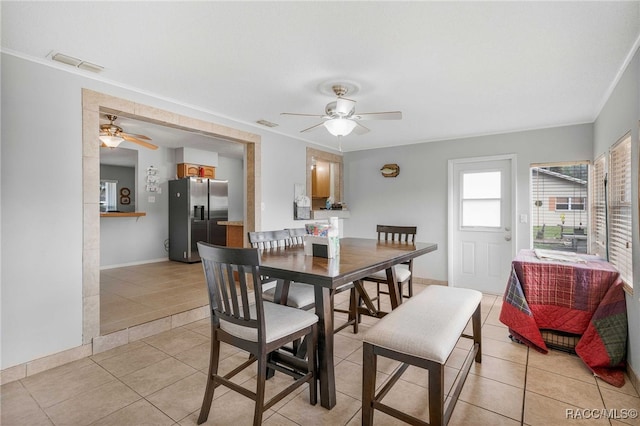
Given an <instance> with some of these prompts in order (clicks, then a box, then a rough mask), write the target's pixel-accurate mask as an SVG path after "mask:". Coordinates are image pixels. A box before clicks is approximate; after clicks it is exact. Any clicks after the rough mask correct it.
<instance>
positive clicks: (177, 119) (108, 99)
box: [82, 89, 261, 344]
mask: <svg viewBox="0 0 640 426" xmlns="http://www.w3.org/2000/svg"><path fill="white" fill-rule="evenodd" d="M104 112H109V113H112V114H114V115H119V116H129V117H131V118H135V119H137V120H141V121H147V122H150V123H154V124H158V125H162V126H166V127H172V128H176V129H182V130H186V131H192V132H199V133H204V134H207V135H209V136H211V137H214V138H220V139H224V140H229V141H231V142H236V143H242V144H244V147H245V158H244V164H245V176H244V193H245V202H244V205H245V207H244V210H245V211H244V218H245V229H246V230H247V231H252V230H255V229H256V224H259V222H260V211H259V209H256V208H255V206H256V205H259V203H260V202H261V199H260V191H259V187H258V185H257V183H256V182H260V176H259V172H260V167H259V164H260V153H261V150H260V136H259V135H256V134H252V133H249V132H244V131H241V130H238V129H234V128H230V127H226V126H222V125H218V124H215V123H211V122H207V121H203V120H199V119H195V118H191V117H187V116H183V115H180V114H176V113H172V112H169V111H165V110H161V109H158V108H155V107H150V106H147V105H142V104H138V103H135V102H132V101H127V100H124V99H121V98H117V97H114V96H110V95H106V94H103V93H98V92H94V91H91V90H88V89H83V91H82V129H83V130H82V141H83V143H82V156H83V194H84V197H83V250H82V256H83V259H82V264H83V266H82V275H83V295H82V298H83V330H82V340H83V344H89V343H91V342H92V340H93V339H94V338H95V337H98V336H101V333H100V164H99V163H100V149H99V147H100V142H99V139H98V135H99V133H98V129H99V126H100V113H104ZM118 340H119V341H121V343H120V344H124V343H127V341H123V339H121V338H119V339H118ZM124 340H126V339H124Z"/></svg>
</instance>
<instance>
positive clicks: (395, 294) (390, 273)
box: [387, 268, 402, 309]
mask: <svg viewBox="0 0 640 426" xmlns="http://www.w3.org/2000/svg"><path fill="white" fill-rule="evenodd" d="M387 284H388V285H389V298H390V299H391V309H395V308H397V307H398V306H400V304H401V303H402V298H401V297H400V291H399V285H398V281H396V270H395V268H387Z"/></svg>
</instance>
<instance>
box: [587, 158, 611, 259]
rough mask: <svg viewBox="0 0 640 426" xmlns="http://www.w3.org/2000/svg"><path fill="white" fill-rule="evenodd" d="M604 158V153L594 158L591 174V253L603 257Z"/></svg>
mask: <svg viewBox="0 0 640 426" xmlns="http://www.w3.org/2000/svg"><path fill="white" fill-rule="evenodd" d="M606 159H607V157H606V156H605V155H604V154H602V155H601V156H599V157H598V158H596V160H595V161H594V162H593V171H592V174H591V253H593V254H597V255H598V256H600V257H603V258H606V257H607V218H606V210H607V199H606V197H605V188H606V186H605V176H606V170H607V164H606Z"/></svg>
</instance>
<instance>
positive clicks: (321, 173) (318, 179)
mask: <svg viewBox="0 0 640 426" xmlns="http://www.w3.org/2000/svg"><path fill="white" fill-rule="evenodd" d="M330 171H331V167H330V165H329V163H327V162H324V161H318V162H316V165H315V167H314V168H313V170H312V171H311V190H312V196H313V198H327V197H329V196H331V173H330Z"/></svg>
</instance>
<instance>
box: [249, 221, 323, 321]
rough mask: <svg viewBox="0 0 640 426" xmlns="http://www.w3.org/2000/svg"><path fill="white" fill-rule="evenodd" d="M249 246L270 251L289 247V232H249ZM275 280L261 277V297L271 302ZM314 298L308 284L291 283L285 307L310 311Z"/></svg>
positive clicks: (313, 304) (274, 290) (284, 230)
mask: <svg viewBox="0 0 640 426" xmlns="http://www.w3.org/2000/svg"><path fill="white" fill-rule="evenodd" d="M249 244H251V247H253V248H258V249H261V250H272V249H279V248H285V247H289V246H290V245H291V244H292V243H291V237H290V235H289V231H288V230H286V229H281V230H277V231H253V232H249ZM276 284H277V282H276V280H274V279H271V278H269V277H266V276H265V277H262V291H263V295H262V297H263V298H264V299H265V300H268V301H270V302H273V301H274V300H275V296H276ZM315 304H316V297H315V294H314V290H313V286H312V285H310V284H304V283H298V282H292V283H291V284H290V285H289V294H288V295H287V306H291V307H292V308H298V309H311V308H313V307H315Z"/></svg>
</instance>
